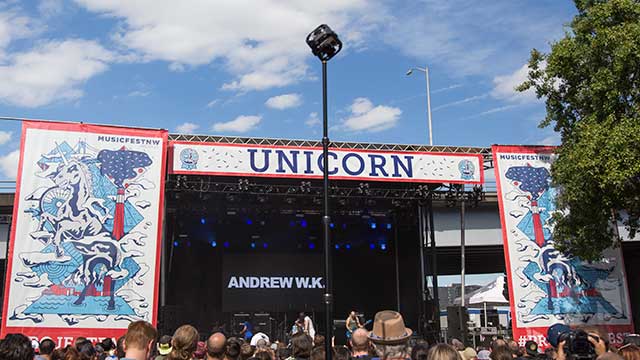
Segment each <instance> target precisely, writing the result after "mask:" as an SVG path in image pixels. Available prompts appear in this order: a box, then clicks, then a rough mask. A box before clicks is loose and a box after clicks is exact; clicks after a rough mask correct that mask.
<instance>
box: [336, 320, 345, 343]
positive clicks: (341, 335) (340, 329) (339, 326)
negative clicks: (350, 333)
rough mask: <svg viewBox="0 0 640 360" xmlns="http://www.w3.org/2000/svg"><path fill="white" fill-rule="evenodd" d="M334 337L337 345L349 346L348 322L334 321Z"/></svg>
mask: <svg viewBox="0 0 640 360" xmlns="http://www.w3.org/2000/svg"><path fill="white" fill-rule="evenodd" d="M333 336H334V337H335V344H336V345H347V322H346V321H345V320H342V319H340V320H333Z"/></svg>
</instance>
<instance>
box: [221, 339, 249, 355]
mask: <svg viewBox="0 0 640 360" xmlns="http://www.w3.org/2000/svg"><path fill="white" fill-rule="evenodd" d="M243 345H244V344H243V343H242V341H241V340H240V339H238V338H230V339H229V340H227V347H226V348H225V351H224V359H225V360H237V359H238V358H239V357H240V358H241V359H243V360H245V359H248V358H250V357H252V356H253V349H251V345H249V344H248V343H246V345H247V346H248V347H249V349H250V354H249V356H247V357H246V358H245V357H244V355H242V356H241V349H242V346H243Z"/></svg>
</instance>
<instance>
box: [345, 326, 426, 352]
mask: <svg viewBox="0 0 640 360" xmlns="http://www.w3.org/2000/svg"><path fill="white" fill-rule="evenodd" d="M349 344H350V345H351V357H353V358H354V359H359V360H370V359H371V354H370V352H371V345H370V344H369V332H368V331H367V330H365V329H363V328H360V329H356V330H355V331H354V332H353V335H351V339H349ZM424 360H426V359H424Z"/></svg>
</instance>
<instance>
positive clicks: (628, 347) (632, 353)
mask: <svg viewBox="0 0 640 360" xmlns="http://www.w3.org/2000/svg"><path fill="white" fill-rule="evenodd" d="M40 347H41V348H42V345H40ZM618 354H619V355H620V356H622V358H623V359H624V360H640V347H639V346H637V345H634V344H632V343H627V344H625V345H622V346H621V347H620V349H618Z"/></svg>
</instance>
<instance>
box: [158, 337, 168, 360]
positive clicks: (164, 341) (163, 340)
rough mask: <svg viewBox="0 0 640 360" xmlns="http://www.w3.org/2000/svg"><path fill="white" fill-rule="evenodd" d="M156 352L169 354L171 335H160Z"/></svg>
mask: <svg viewBox="0 0 640 360" xmlns="http://www.w3.org/2000/svg"><path fill="white" fill-rule="evenodd" d="M157 347H158V353H159V354H160V355H169V353H170V352H171V336H169V335H162V337H160V340H158V345H157Z"/></svg>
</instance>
